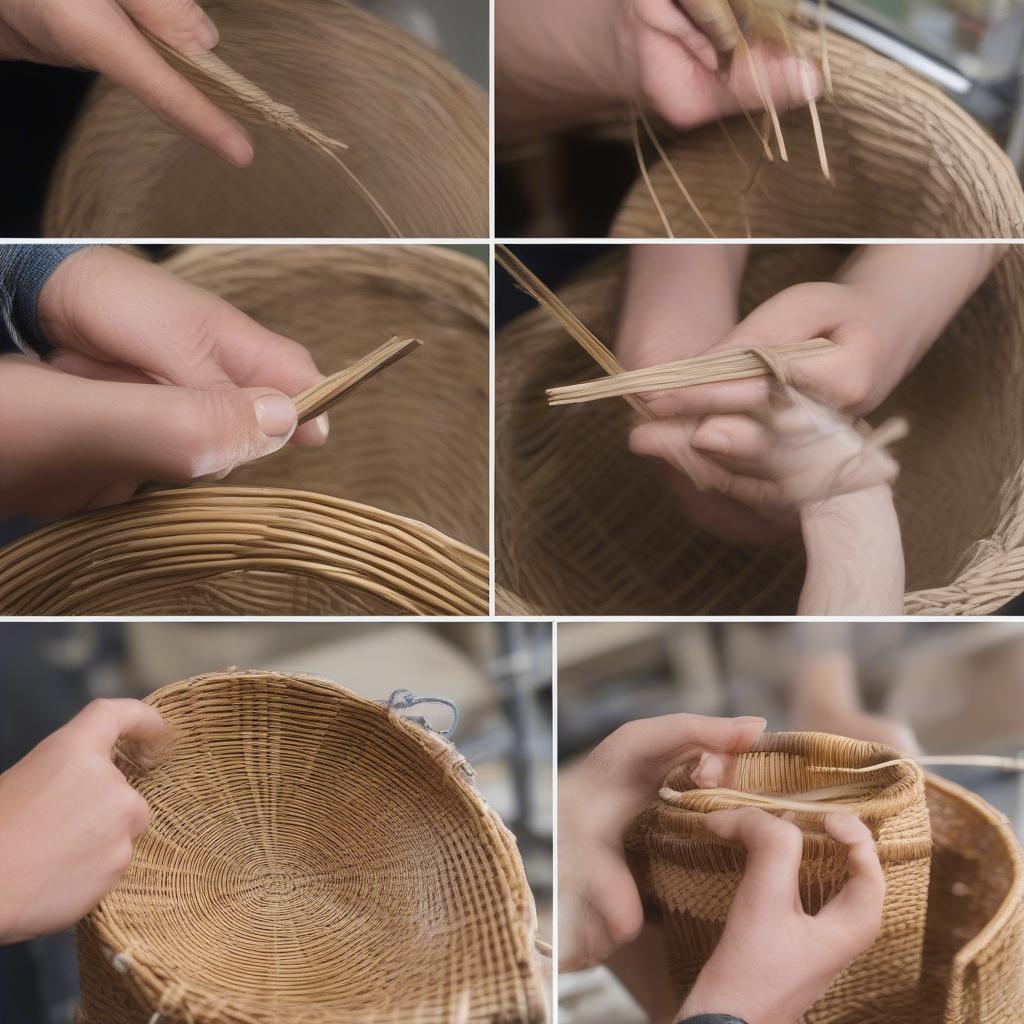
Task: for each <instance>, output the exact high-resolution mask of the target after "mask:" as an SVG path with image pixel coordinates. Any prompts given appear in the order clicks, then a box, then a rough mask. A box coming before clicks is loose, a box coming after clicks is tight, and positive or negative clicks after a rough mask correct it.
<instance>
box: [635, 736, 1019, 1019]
mask: <svg viewBox="0 0 1024 1024" xmlns="http://www.w3.org/2000/svg"><path fill="white" fill-rule="evenodd" d="M875 765H878V766H879V767H877V768H873V766H875ZM750 806H754V807H761V808H762V809H764V810H766V811H768V812H770V813H782V812H783V810H787V811H788V813H790V814H791V815H792V816H793V820H794V821H795V822H796V823H797V824H798V825H799V826H800V828H801V830H802V831H803V833H804V846H803V858H802V862H801V868H800V881H799V885H800V893H801V902H802V904H803V906H804V909H805V910H806V911H807V912H808V913H816V912H817V911H818V910H819V909H820V908H821V907H822V906H823V905H824V904H825V903H826V902H827V901H828V900H829V899H830V898H831V897H832V896H833V895H834V894H835V893H836V892H837V891H838V890H839V889H840V888H841V887H842V886H843V884H844V883H845V880H846V878H847V867H846V853H845V849H844V848H843V847H842V846H841V845H840V844H838V843H837V842H835V841H834V840H833V839H831V837H829V836H828V835H827V834H826V833H825V832H824V829H823V826H822V819H823V816H824V815H825V814H826V813H830V812H841V813H855V814H856V815H857V816H858V817H859V818H860V819H861V820H862V821H864V823H865V824H867V825H868V827H869V828H870V829H871V831H872V834H873V835H874V837H875V840H876V844H877V848H878V854H879V859H880V860H881V863H882V869H883V872H884V874H885V881H886V892H885V904H884V907H883V915H882V925H881V930H880V931H879V934H878V936H877V938H876V939H875V941H874V943H873V944H872V946H871V947H870V948H869V949H868V950H867V951H866V952H865V953H863V954H862V955H861V956H860V957H858V958H857V959H856V960H854V961H853V962H852V963H851V964H850V965H849V966H848V967H847V968H846V969H845V970H844V971H843V973H842V974H840V975H839V976H838V977H837V978H836V979H835V981H834V982H833V983H832V985H831V986H830V987H829V989H828V991H827V992H826V993H825V995H824V996H823V997H822V998H821V999H820V1000H819V1001H818V1002H817V1003H816V1004H815V1006H814V1007H813V1008H812V1009H811V1010H810V1011H809V1012H808V1013H807V1014H806V1016H805V1017H804V1020H805V1021H806V1022H807V1024H826V1022H832V1024H853V1022H857V1024H899V1022H902V1021H905V1020H908V1019H913V1020H916V1021H942V1022H944V1024H1004V1022H1005V1024H1009V1022H1010V1021H1016V1020H1020V1019H1021V1014H1022V1013H1024V858H1022V855H1021V850H1020V845H1019V843H1018V841H1017V838H1016V836H1015V835H1014V832H1013V829H1012V828H1011V827H1010V825H1009V823H1008V822H1007V821H1006V819H1005V818H1004V817H1003V816H1002V815H1000V814H999V813H998V812H996V811H995V810H993V809H992V808H991V807H989V806H988V805H987V804H986V803H985V802H984V801H982V800H980V799H979V798H978V797H976V796H974V795H973V794H971V793H968V792H967V791H965V790H963V789H961V788H960V787H958V786H955V785H953V784H952V783H949V782H946V781H945V780H942V779H939V778H934V777H930V776H928V777H926V776H925V775H924V774H923V773H922V772H921V769H920V768H919V767H918V766H917V765H916V764H915V763H914V762H913V761H911V760H910V759H906V758H901V757H900V755H899V754H898V753H897V752H895V751H893V750H891V749H890V748H887V747H884V746H881V745H880V744H872V743H864V742H861V741H855V740H847V739H843V738H840V737H836V736H826V735H822V734H816V733H790V734H776V735H767V736H765V737H763V738H762V739H761V740H760V741H759V742H758V744H757V745H756V746H755V747H754V748H753V750H752V751H751V752H749V753H746V754H741V755H739V756H738V757H737V763H736V773H735V778H734V779H733V781H732V788H731V789H729V790H723V789H718V790H704V791H702V790H701V789H699V788H695V782H694V779H693V776H692V775H691V772H690V768H689V767H687V766H683V767H680V768H677V769H676V770H674V771H673V772H672V773H671V774H670V775H669V777H668V778H667V779H666V781H665V786H664V788H663V789H662V792H661V796H660V799H659V800H658V801H657V802H656V803H655V804H652V805H651V806H650V807H649V808H648V809H647V810H646V811H645V812H644V813H643V814H642V815H641V816H640V817H639V818H638V819H637V821H636V822H635V824H634V826H633V828H632V830H631V832H630V834H629V836H628V837H627V851H628V853H629V857H630V862H631V866H632V868H633V871H634V874H635V875H636V877H637V881H638V884H639V885H640V889H641V892H642V894H643V897H644V901H645V906H646V909H647V914H648V916H649V917H650V918H651V919H652V920H656V921H659V922H660V923H661V925H662V927H663V936H664V951H665V956H666V960H667V964H668V967H669V970H670V973H671V975H672V980H673V985H674V986H675V988H676V993H677V995H678V996H679V997H680V998H682V997H683V996H684V995H685V993H686V992H687V991H689V988H690V987H691V986H692V984H693V982H694V980H695V978H696V976H697V974H698V973H699V971H700V969H701V966H702V965H703V964H704V963H705V962H706V960H707V958H708V956H709V955H710V953H711V951H712V950H713V949H714V947H715V944H716V943H717V941H718V938H719V937H720V936H721V933H722V929H723V927H724V923H725V919H726V916H727V915H728V912H729V907H730V904H731V901H732V898H733V895H734V894H735V891H736V888H737V886H738V884H739V882H740V879H741V878H742V876H743V870H744V865H745V855H744V852H743V851H742V849H741V848H740V847H738V846H735V845H733V844H731V843H727V842H725V841H723V840H721V839H719V838H718V837H717V836H715V835H714V834H713V833H711V832H709V831H708V830H707V829H705V828H703V827H702V825H701V819H702V816H703V815H704V814H707V813H709V812H712V811H716V810H722V809H732V808H739V807H750ZM794 808H795V809H794Z"/></svg>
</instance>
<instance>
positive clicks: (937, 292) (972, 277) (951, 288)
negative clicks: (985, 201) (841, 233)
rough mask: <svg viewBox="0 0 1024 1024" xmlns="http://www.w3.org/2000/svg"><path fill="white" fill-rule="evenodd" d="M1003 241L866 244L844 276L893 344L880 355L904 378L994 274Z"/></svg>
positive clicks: (843, 278) (854, 256)
mask: <svg viewBox="0 0 1024 1024" xmlns="http://www.w3.org/2000/svg"><path fill="white" fill-rule="evenodd" d="M1004 252H1005V246H1002V245H984V244H979V245H973V244H970V245H928V244H918V245H869V246H862V247H861V248H860V249H859V250H858V251H857V252H856V253H855V254H854V255H853V257H852V258H851V259H850V260H849V262H848V263H847V265H846V266H845V267H844V269H843V270H842V271H841V273H840V277H839V280H840V281H841V282H842V283H843V284H847V285H850V286H851V287H852V288H853V289H854V290H855V291H856V292H857V293H858V294H859V295H860V297H861V302H862V308H863V310H864V313H865V315H866V316H867V318H868V319H871V320H874V321H875V324H876V326H877V327H878V328H879V333H880V336H881V337H882V338H883V339H885V340H886V342H887V346H886V350H885V352H884V353H881V354H880V356H881V357H883V358H884V359H885V360H886V361H887V362H889V363H890V364H891V365H893V369H894V370H898V372H899V379H902V377H903V376H905V375H906V374H907V373H909V372H910V371H911V370H912V369H913V368H914V367H915V366H916V365H917V364H918V362H919V361H920V360H921V359H922V358H923V357H924V355H925V353H926V352H927V351H928V349H929V348H930V347H931V346H932V345H933V344H934V342H935V341H936V339H937V338H938V337H939V335H940V334H941V333H942V332H943V330H944V329H945V327H946V325H947V324H948V323H949V322H950V321H951V320H952V319H953V317H955V316H956V314H957V312H958V311H959V310H960V308H961V307H962V306H963V305H964V303H965V302H966V301H967V300H968V299H969V298H970V297H971V295H973V294H974V292H975V291H976V290H977V288H978V287H979V286H980V285H981V283H982V282H983V281H984V280H985V278H986V277H988V275H989V273H991V271H992V268H993V267H994V266H995V265H996V264H997V263H998V262H999V260H1000V259H1001V258H1002V256H1003V253H1004Z"/></svg>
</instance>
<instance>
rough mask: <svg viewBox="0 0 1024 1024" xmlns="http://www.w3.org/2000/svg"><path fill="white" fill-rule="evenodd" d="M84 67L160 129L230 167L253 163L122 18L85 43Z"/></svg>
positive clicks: (238, 138)
mask: <svg viewBox="0 0 1024 1024" xmlns="http://www.w3.org/2000/svg"><path fill="white" fill-rule="evenodd" d="M90 43H91V46H90V50H89V66H90V67H92V68H94V69H95V70H97V71H100V72H102V73H103V74H105V75H106V76H107V77H108V78H110V79H111V80H112V81H114V82H116V83H117V84H118V85H120V86H122V87H123V88H125V89H127V90H128V91H129V92H130V93H132V94H133V95H134V96H136V97H137V98H138V99H140V100H141V101H142V102H143V103H144V104H145V105H146V106H147V107H149V109H150V110H152V111H153V113H154V114H156V116H157V117H159V118H160V120H161V121H163V122H164V123H165V124H168V125H170V126H171V127H172V128H174V129H176V130H177V131H179V132H181V133H182V134H183V135H185V136H187V137H188V138H190V139H193V140H194V141H196V142H198V143H200V145H203V146H206V147H207V148H209V149H211V150H213V152H215V153H217V154H218V155H219V156H221V157H222V158H223V159H224V160H226V161H227V162H228V163H230V164H232V165H234V166H235V167H247V166H248V165H249V164H250V163H252V159H253V148H252V143H251V142H250V141H249V138H248V136H247V135H246V133H245V131H244V130H243V128H242V127H241V125H239V124H238V122H237V121H235V120H234V119H233V118H231V117H229V116H228V115H227V114H225V113H224V111H223V110H221V109H220V108H219V107H218V106H217V105H216V104H214V103H213V102H212V101H211V100H209V99H208V98H207V97H206V96H204V95H203V93H202V92H200V91H199V89H197V88H196V87H195V86H194V85H192V84H191V83H190V82H189V81H188V80H187V79H185V78H184V77H183V76H182V75H180V74H178V72H177V71H175V70H174V69H173V68H172V67H171V66H170V65H169V64H168V63H167V62H166V61H165V60H164V59H163V57H161V56H160V54H159V53H157V51H156V50H155V49H153V47H152V46H151V45H150V44H149V43H148V42H146V40H145V38H144V37H143V36H142V34H141V33H140V32H139V31H138V30H137V29H136V28H135V26H134V25H133V24H132V23H131V21H130V19H129V18H128V17H127V15H123V14H122V17H121V19H118V21H117V22H116V23H113V24H111V25H110V26H109V28H108V29H107V30H106V31H104V32H101V33H97V34H96V35H95V36H94V37H93V38H91V40H90Z"/></svg>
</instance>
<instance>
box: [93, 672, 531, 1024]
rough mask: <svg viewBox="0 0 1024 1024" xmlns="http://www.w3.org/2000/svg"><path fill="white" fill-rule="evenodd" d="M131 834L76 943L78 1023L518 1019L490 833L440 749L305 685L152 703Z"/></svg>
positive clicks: (458, 768) (514, 920) (522, 1023)
mask: <svg viewBox="0 0 1024 1024" xmlns="http://www.w3.org/2000/svg"><path fill="white" fill-rule="evenodd" d="M147 700H148V702H149V703H151V704H152V705H153V706H154V707H156V708H158V709H159V711H160V713H161V715H163V717H164V719H165V721H166V722H167V723H168V726H169V729H170V735H171V740H172V742H171V748H170V753H169V756H168V757H166V758H165V759H164V760H162V761H161V762H160V763H159V764H157V765H156V766H140V765H139V764H138V763H137V762H136V761H135V760H134V759H133V758H132V757H131V755H130V753H129V752H125V751H120V752H119V754H118V758H117V762H118V767H120V768H121V770H122V771H124V772H125V773H126V775H127V776H128V778H129V780H130V781H131V783H132V784H133V785H134V786H135V788H136V789H137V790H138V791H139V792H140V793H141V795H142V796H143V797H145V799H146V800H147V801H148V803H149V805H150V809H151V812H152V821H151V823H150V825H149V827H148V828H147V829H146V831H145V832H144V833H143V834H142V835H141V836H140V837H139V838H138V839H137V840H136V842H135V848H134V852H133V856H132V861H131V865H130V867H129V869H128V872H127V874H126V875H125V877H124V878H123V879H122V880H121V881H120V882H119V883H118V885H117V886H116V887H115V888H114V889H113V890H112V891H111V892H110V893H109V894H108V895H107V896H106V897H104V899H103V901H102V902H101V903H100V905H99V906H98V907H97V908H96V909H95V910H94V911H92V912H91V913H90V914H89V916H88V917H87V918H86V919H85V920H84V921H83V922H82V924H81V925H80V926H79V930H78V945H79V964H80V971H81V991H82V1005H81V1010H80V1014H79V1021H80V1024H313V1022H326V1021H331V1022H332V1024H410V1022H412V1021H418V1022H421V1024H539V1022H541V1021H543V1020H544V1019H545V1013H544V1003H543V998H542V995H541V982H540V974H539V971H538V967H537V959H536V955H535V952H534V942H535V935H536V918H535V912H534V906H533V898H532V895H531V893H530V890H529V887H528V883H527V881H526V877H525V873H524V871H523V866H522V862H521V860H520V857H519V854H518V851H517V849H516V846H515V839H514V837H513V836H512V834H511V833H510V832H509V831H508V830H507V829H506V828H505V827H504V826H503V824H502V823H501V820H500V819H499V818H498V816H497V815H496V814H495V813H494V812H493V811H491V810H489V808H488V807H487V805H486V804H485V802H484V801H483V799H482V798H481V797H480V796H479V795H478V793H477V792H476V790H475V789H474V788H473V786H472V784H471V782H470V780H469V777H468V774H469V770H468V768H467V767H466V765H465V759H464V758H462V757H460V756H459V755H458V752H457V751H456V750H455V748H454V747H452V746H451V744H450V743H449V742H448V741H446V740H444V739H443V738H441V737H440V736H439V735H437V734H434V733H431V732H429V731H428V730H427V729H425V728H423V727H422V726H420V725H417V724H414V723H412V722H410V721H407V720H405V718H403V717H402V715H401V713H400V711H399V710H397V709H389V708H388V707H387V706H382V705H380V704H375V703H373V702H371V701H368V700H365V699H363V698H362V697H359V696H358V695H356V694H354V693H352V692H350V691H348V690H346V689H344V688H342V687H340V686H337V685H336V684H334V683H330V682H327V681H326V680H322V679H317V678H313V677H308V676H293V675H282V674H277V673H268V672H251V671H231V672H226V673H215V674H211V675H206V676H201V677H198V678H195V679H190V680H188V681H186V682H183V683H176V684H174V685H172V686H168V687H165V688H164V689H162V690H158V691H157V692H156V693H155V694H153V695H152V696H151V697H149V698H147Z"/></svg>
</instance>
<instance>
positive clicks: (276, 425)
mask: <svg viewBox="0 0 1024 1024" xmlns="http://www.w3.org/2000/svg"><path fill="white" fill-rule="evenodd" d="M38 322H39V328H40V331H41V333H42V334H43V336H44V337H46V338H47V339H48V340H49V341H50V343H51V344H52V345H53V346H55V349H54V352H53V353H52V354H51V355H50V357H49V359H48V361H47V362H46V363H45V364H40V363H38V362H36V361H34V360H32V359H29V358H28V357H22V356H2V357H0V391H2V392H3V394H4V402H3V403H2V405H0V438H2V439H3V442H2V445H3V466H4V474H3V487H2V489H0V517H3V516H10V515H14V514H31V515H50V516H59V515H64V514H67V513H69V512H73V511H78V510H80V509H86V508H95V507H99V506H103V505H110V504H115V503H117V502H120V501H124V500H126V499H127V498H129V497H130V496H131V495H132V494H133V493H134V491H135V490H136V488H137V487H138V486H139V485H140V484H141V483H143V482H146V481H149V480H157V481H163V482H169V483H186V482H188V481H190V480H194V479H199V478H212V479H219V478H221V477H223V476H225V475H226V474H227V473H228V472H230V470H231V469H233V468H234V467H235V466H237V465H239V464H240V463H242V462H246V461H249V460H252V459H257V458H260V457H262V456H264V455H268V454H270V453H272V452H274V451H277V450H278V449H279V448H281V447H282V446H283V445H284V444H286V443H287V442H289V441H292V442H293V443H295V444H300V445H320V444H323V443H324V442H325V441H326V439H327V434H328V422H327V416H326V414H324V415H322V416H320V417H318V418H317V419H315V420H311V421H310V422H308V423H304V424H303V425H302V426H301V427H299V428H298V429H296V413H295V406H294V404H293V402H292V400H291V397H290V396H294V395H296V394H298V393H299V392H301V391H303V390H304V389H305V388H307V387H309V386H311V385H312V384H315V383H316V382H317V381H319V380H320V379H321V378H322V375H321V373H320V372H319V370H318V369H317V367H316V366H315V364H314V363H313V360H312V358H311V356H310V355H309V352H308V351H307V350H306V349H305V348H303V347H302V346H301V345H299V344H298V343H297V342H294V341H291V340H290V339H288V338H285V337H282V336H281V335H279V334H275V333H274V332H272V331H269V330H267V329H265V328H263V327H261V326H260V325H259V324H257V323H256V322H255V321H253V320H251V319H250V318H249V317H248V316H246V315H245V314H244V313H241V312H240V311H239V310H237V309H235V308H234V307H233V306H231V305H230V304H229V303H227V302H225V301H223V300H222V299H220V298H217V297H216V296H214V295H211V294H209V293H208V292H205V291H202V290H201V289H199V288H195V287H193V286H192V285H189V284H186V283H185V282H183V281H181V280H179V279H178V278H176V277H174V276H173V275H172V274H170V273H168V272H167V271H165V270H163V269H161V268H159V267H156V266H153V265H152V264H149V263H146V262H145V261H143V260H141V259H138V258H137V257H135V256H133V255H131V254H129V253H127V252H125V251H123V250H118V249H113V248H108V247H103V246H100V247H91V248H87V249H83V250H80V251H79V252H77V253H74V254H72V255H71V256H69V257H68V258H67V259H66V260H65V261H64V262H63V263H62V264H60V266H58V267H57V269H56V270H55V271H54V273H53V274H52V276H51V277H50V278H49V280H48V281H47V282H46V284H45V285H44V286H43V290H42V293H41V294H40V297H39V305H38Z"/></svg>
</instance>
